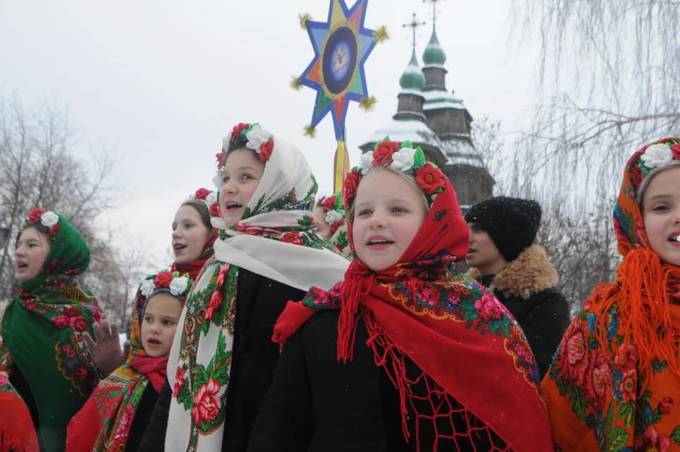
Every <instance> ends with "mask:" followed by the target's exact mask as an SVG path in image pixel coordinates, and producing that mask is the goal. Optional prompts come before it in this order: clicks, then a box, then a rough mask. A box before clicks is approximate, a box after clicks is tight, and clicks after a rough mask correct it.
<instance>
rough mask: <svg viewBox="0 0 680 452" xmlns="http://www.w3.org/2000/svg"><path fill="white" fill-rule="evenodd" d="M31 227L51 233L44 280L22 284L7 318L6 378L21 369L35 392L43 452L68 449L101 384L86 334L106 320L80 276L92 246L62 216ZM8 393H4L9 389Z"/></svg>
mask: <svg viewBox="0 0 680 452" xmlns="http://www.w3.org/2000/svg"><path fill="white" fill-rule="evenodd" d="M27 224H29V225H31V226H35V227H37V228H38V229H40V230H42V231H44V232H46V233H47V234H48V235H49V236H50V239H51V244H50V250H49V252H48V254H47V256H46V258H45V262H44V264H43V268H42V270H41V273H40V274H39V275H38V276H36V277H35V278H33V279H32V280H30V281H26V282H24V283H22V284H21V292H20V293H19V296H18V297H17V298H15V299H14V300H12V302H11V303H10V305H9V306H8V308H7V310H6V312H5V316H4V319H3V328H2V331H3V339H4V344H3V345H2V347H1V348H0V363H2V366H3V367H2V369H0V372H3V371H4V372H8V373H9V374H11V371H12V368H13V367H14V366H16V368H18V369H19V370H20V371H21V373H22V375H23V376H24V378H25V379H26V381H27V382H28V385H29V387H30V391H31V395H32V396H33V399H34V400H35V403H36V406H37V410H38V417H39V425H40V429H39V440H40V444H41V446H42V448H43V450H55V451H57V450H63V448H64V438H65V434H66V424H67V423H68V420H69V419H70V418H71V416H73V414H74V413H75V412H76V411H77V410H78V409H79V408H80V407H81V406H82V405H83V403H84V402H85V400H86V399H87V396H88V395H89V393H90V391H92V388H93V387H94V385H95V384H96V381H97V380H96V373H95V370H94V366H93V363H92V361H91V359H90V358H89V356H88V355H87V354H86V352H85V350H86V349H85V345H84V342H83V338H82V334H83V333H84V332H86V331H88V332H89V333H90V334H92V328H91V327H92V323H93V322H99V321H100V320H101V311H100V309H99V306H98V305H97V302H96V300H95V298H94V297H93V296H92V295H90V294H89V293H87V292H85V291H84V290H82V289H81V288H80V287H78V284H77V283H76V281H75V279H74V276H75V275H77V274H80V273H81V272H83V271H84V270H85V269H86V268H87V266H88V264H89V262H90V252H89V249H88V247H87V244H86V243H85V241H84V240H83V238H82V237H81V236H80V234H79V233H78V231H77V230H76V229H75V228H74V227H73V226H72V225H71V224H70V223H69V222H68V221H67V220H66V219H65V218H64V217H62V216H61V215H57V214H54V213H53V212H49V211H48V212H45V211H43V210H40V209H36V210H33V211H31V212H30V213H29V214H28V218H27ZM5 389H6V388H5V387H2V388H0V390H5Z"/></svg>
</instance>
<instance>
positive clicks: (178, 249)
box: [172, 243, 187, 251]
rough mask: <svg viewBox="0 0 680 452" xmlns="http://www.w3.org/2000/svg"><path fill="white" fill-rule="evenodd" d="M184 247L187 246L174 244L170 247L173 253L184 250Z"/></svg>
mask: <svg viewBox="0 0 680 452" xmlns="http://www.w3.org/2000/svg"><path fill="white" fill-rule="evenodd" d="M186 247H187V246H186V245H185V244H183V243H175V244H174V245H172V248H173V249H174V250H175V251H182V250H183V249H184V248H186Z"/></svg>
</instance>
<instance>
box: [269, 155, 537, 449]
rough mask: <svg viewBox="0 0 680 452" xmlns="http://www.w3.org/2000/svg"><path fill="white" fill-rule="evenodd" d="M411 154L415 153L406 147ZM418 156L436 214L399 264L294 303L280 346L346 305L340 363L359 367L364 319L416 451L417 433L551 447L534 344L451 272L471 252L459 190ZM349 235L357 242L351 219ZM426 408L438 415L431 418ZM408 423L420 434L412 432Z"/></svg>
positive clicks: (354, 270) (447, 440)
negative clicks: (355, 361)
mask: <svg viewBox="0 0 680 452" xmlns="http://www.w3.org/2000/svg"><path fill="white" fill-rule="evenodd" d="M386 143H387V145H389V146H390V147H391V148H392V151H391V153H390V150H389V149H385V147H386V146H385V144H386ZM381 146H382V147H381ZM396 149H399V143H394V142H384V143H382V144H379V145H378V147H377V148H376V150H375V151H374V152H373V162H372V166H374V167H375V166H390V164H391V163H392V162H394V161H398V158H399V161H404V160H406V161H408V158H409V156H408V155H407V156H405V157H403V156H400V155H397V156H394V154H396V153H397V152H395V151H396ZM403 149H407V150H409V152H410V151H412V148H411V147H410V144H406V143H404V144H402V150H403ZM418 151H419V152H420V153H422V150H420V149H418ZM418 151H417V152H416V157H415V162H414V163H413V165H419V166H417V167H416V169H415V171H413V172H414V174H413V175H414V176H415V179H416V182H417V183H418V185H419V186H420V187H421V189H423V191H424V193H425V194H426V197H427V198H428V200H429V202H430V210H429V212H428V214H427V216H426V218H425V220H424V222H423V224H422V225H421V228H420V230H419V231H418V233H417V235H416V237H415V238H414V239H413V242H412V243H411V245H410V247H409V248H408V249H407V250H406V252H405V253H404V255H403V256H402V257H401V259H400V260H399V262H398V263H397V264H395V265H394V266H392V267H390V268H387V269H385V270H382V271H380V272H374V271H372V270H370V269H369V268H368V267H367V266H366V265H365V264H364V263H362V262H361V260H359V259H358V258H356V259H355V260H354V261H352V263H351V265H350V267H349V269H348V270H347V272H346V273H345V277H344V280H343V281H342V282H341V283H339V284H338V285H336V286H335V287H334V288H333V289H332V290H330V291H325V290H321V289H317V288H313V289H311V290H310V291H309V292H308V294H307V295H306V297H305V298H304V299H303V301H302V302H301V303H294V302H289V303H288V306H287V307H286V310H285V311H284V312H283V313H282V315H281V317H280V318H279V320H278V321H277V324H276V327H275V335H274V340H275V341H277V342H279V343H283V342H284V341H285V340H286V338H287V337H289V336H290V335H291V334H293V333H294V332H295V331H296V330H297V329H298V328H299V327H300V326H301V324H302V323H303V322H304V321H305V320H306V319H307V318H309V317H310V316H311V315H312V314H313V313H314V312H316V311H317V310H319V309H338V308H339V309H340V317H339V321H338V344H337V347H338V348H337V357H338V360H339V361H343V362H350V361H351V360H352V350H353V347H354V337H355V331H356V327H357V322H359V321H363V322H364V324H365V326H366V329H367V330H368V335H369V339H368V341H367V343H366V345H367V346H368V347H370V348H371V349H372V351H373V353H374V356H375V364H376V365H377V366H381V367H383V369H384V371H385V372H386V373H387V375H388V376H389V378H390V380H391V381H392V383H393V384H394V386H395V388H396V389H397V390H398V391H399V395H400V400H401V411H402V413H401V414H402V427H403V430H404V435H405V437H406V438H407V439H408V438H409V437H410V436H411V435H412V434H413V435H414V436H415V444H416V447H417V448H418V449H420V444H419V440H420V437H419V434H418V430H417V429H418V428H420V427H422V428H424V429H425V430H424V431H433V432H435V433H434V434H435V438H433V443H434V444H439V445H441V446H442V447H453V445H452V443H454V444H455V446H456V447H457V448H461V447H463V448H465V446H464V445H462V444H469V442H468V441H470V440H471V437H472V436H473V435H474V436H477V437H480V436H481V437H484V438H486V439H487V440H488V441H489V444H490V445H491V447H493V448H494V450H508V449H513V450H518V451H545V450H549V449H550V434H549V427H548V420H547V415H546V411H545V407H544V405H543V403H542V401H541V399H540V396H539V393H538V388H537V383H538V371H537V369H536V365H535V361H534V357H533V355H532V353H531V350H530V348H529V345H528V343H527V341H526V339H525V337H524V335H523V333H522V331H521V329H520V327H519V325H518V324H517V323H516V322H515V320H514V319H513V318H512V316H511V315H510V314H509V313H508V311H507V310H506V309H505V308H504V307H503V305H502V304H501V303H500V302H499V301H498V300H496V299H495V298H494V297H493V296H492V295H491V294H490V293H489V292H488V291H487V290H486V289H485V288H483V287H482V286H480V285H479V284H477V283H476V282H475V281H474V280H472V279H471V278H470V277H468V276H466V275H461V276H454V275H453V274H451V273H450V269H451V267H452V263H453V262H454V261H455V260H458V259H461V258H462V257H463V256H464V255H465V253H466V250H467V243H468V228H467V225H466V223H465V221H464V219H463V217H462V215H461V211H460V206H459V205H458V201H457V198H456V193H455V191H454V189H453V187H452V186H451V183H450V182H449V181H448V179H446V177H445V176H444V175H443V174H442V172H441V171H440V170H439V169H438V168H436V167H435V166H434V165H433V164H431V163H424V156H422V160H420V159H419V158H418ZM399 152H401V151H399ZM404 152H406V151H404ZM369 154H370V153H369ZM402 157H403V158H402ZM368 158H370V155H369V157H368ZM419 160H420V161H419ZM411 161H413V159H411ZM392 167H393V168H394V165H392ZM402 168H403V167H402ZM361 177H362V175H361V172H360V171H358V170H357V169H353V170H352V172H350V173H349V174H348V176H347V178H346V179H345V206H346V208H347V210H349V206H351V203H352V201H353V199H354V196H355V193H356V188H357V186H358V184H359V180H360V179H361ZM435 198H436V199H435ZM348 229H349V236H350V237H351V236H352V224H351V222H350V223H349V225H348ZM350 242H352V240H351V239H350ZM351 246H352V249H354V244H353V243H351ZM406 358H408V359H409V360H411V361H412V362H413V363H415V365H416V366H417V367H418V368H419V369H420V374H419V375H418V376H416V377H414V376H413V375H411V374H410V373H409V374H408V375H407V366H406ZM423 406H428V407H430V408H431V410H430V411H428V412H424V411H422V409H423ZM408 415H411V416H414V417H411V420H409V417H408ZM528 420H530V421H529V422H528ZM479 421H481V423H480V422H479ZM461 422H462V423H464V427H463V428H461V426H460V423H461ZM425 424H428V425H427V426H424V425H425ZM409 425H415V426H416V427H415V429H416V430H415V431H409V430H410V429H409ZM499 438H500V439H499ZM445 445H447V446H445Z"/></svg>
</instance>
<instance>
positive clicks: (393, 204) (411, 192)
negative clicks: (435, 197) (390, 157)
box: [352, 170, 427, 271]
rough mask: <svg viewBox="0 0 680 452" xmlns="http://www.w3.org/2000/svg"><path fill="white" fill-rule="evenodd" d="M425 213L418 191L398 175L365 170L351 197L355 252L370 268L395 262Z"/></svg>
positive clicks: (376, 269)
mask: <svg viewBox="0 0 680 452" xmlns="http://www.w3.org/2000/svg"><path fill="white" fill-rule="evenodd" d="M426 214H427V210H426V208H425V203H424V201H423V194H422V192H420V190H418V189H416V188H415V187H413V186H412V185H411V184H409V183H408V182H407V181H405V180H404V179H403V178H402V177H401V176H399V175H397V174H393V173H391V172H389V171H380V170H379V171H374V172H371V173H369V174H367V175H366V176H364V178H363V179H362V180H361V183H360V184H359V188H358V189H357V195H356V198H355V200H354V216H353V223H352V224H353V230H352V239H353V240H354V248H355V250H356V253H357V256H358V257H359V259H361V261H362V262H363V263H364V264H366V266H368V268H370V269H371V270H373V271H380V270H384V269H386V268H388V267H391V266H392V265H394V264H396V263H397V262H398V261H399V258H401V256H402V255H403V254H404V252H405V251H406V250H407V249H408V247H409V245H410V244H411V242H412V241H413V238H414V237H415V236H416V234H417V233H418V229H420V225H421V224H422V223H423V220H424V219H425V215H426Z"/></svg>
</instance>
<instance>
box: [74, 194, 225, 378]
mask: <svg viewBox="0 0 680 452" xmlns="http://www.w3.org/2000/svg"><path fill="white" fill-rule="evenodd" d="M213 216H214V217H219V216H220V208H219V205H218V204H217V195H216V194H215V192H213V191H211V190H208V189H207V188H199V189H198V190H196V191H195V192H194V193H193V194H192V195H191V196H189V198H187V200H186V201H184V202H183V203H182V204H181V205H180V206H179V208H178V209H177V212H176V213H175V218H174V219H173V222H172V250H173V253H174V254H175V261H174V262H173V264H172V268H171V270H172V271H177V272H179V273H188V274H189V277H190V278H191V280H192V281H193V280H195V279H196V277H197V276H198V272H199V271H200V270H201V268H203V265H205V263H206V262H207V260H208V259H209V258H210V257H211V256H212V255H213V243H214V242H215V238H217V231H216V229H214V228H213V227H212V225H211V222H210V218H211V217H213ZM94 334H95V337H96V342H95V340H93V339H92V338H91V337H90V336H89V334H86V335H85V341H86V342H87V345H88V347H89V349H90V350H91V351H92V358H93V359H94V361H95V363H96V365H97V370H98V371H99V376H100V378H102V379H103V378H106V376H107V375H109V374H110V373H111V372H113V370H114V369H116V368H118V367H119V366H122V365H123V364H124V363H125V361H126V357H127V352H125V351H124V350H122V349H121V347H120V342H119V339H118V329H117V328H116V326H115V325H108V324H107V323H106V322H103V323H102V325H101V326H95V327H94ZM126 344H129V341H128V342H127V343H126Z"/></svg>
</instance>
